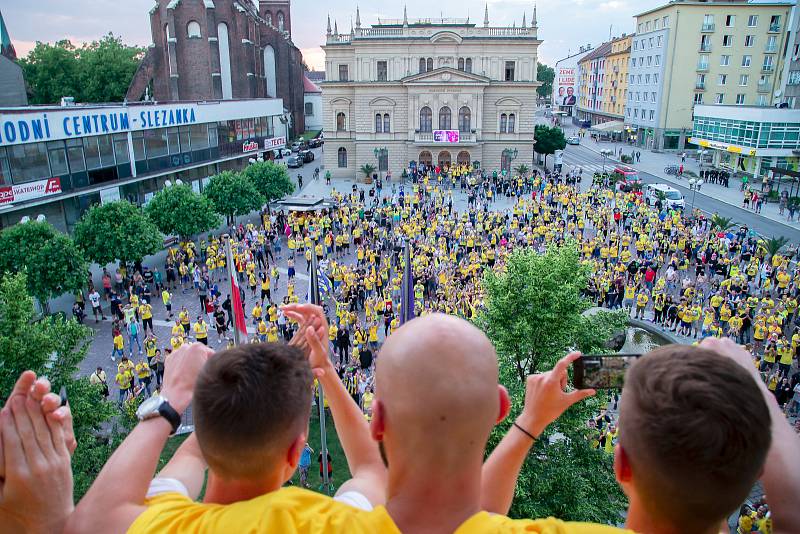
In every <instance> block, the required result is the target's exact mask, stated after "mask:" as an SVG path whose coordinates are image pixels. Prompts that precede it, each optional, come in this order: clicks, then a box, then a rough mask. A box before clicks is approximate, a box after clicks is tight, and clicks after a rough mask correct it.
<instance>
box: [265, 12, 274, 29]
mask: <svg viewBox="0 0 800 534" xmlns="http://www.w3.org/2000/svg"><path fill="white" fill-rule="evenodd" d="M264 19H265V20H266V21H267V24H268V25H270V26H272V13H270V12H269V11H267V14H266V15H264Z"/></svg>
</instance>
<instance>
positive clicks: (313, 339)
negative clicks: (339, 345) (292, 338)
mask: <svg viewBox="0 0 800 534" xmlns="http://www.w3.org/2000/svg"><path fill="white" fill-rule="evenodd" d="M306 341H307V342H308V346H309V347H310V348H311V350H312V351H313V352H319V353H320V354H326V355H327V353H328V351H327V347H323V346H322V342H321V341H320V339H319V335H318V334H317V333H316V332H315V331H314V330H312V329H307V330H306Z"/></svg>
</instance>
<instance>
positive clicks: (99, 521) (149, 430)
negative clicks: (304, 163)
mask: <svg viewBox="0 0 800 534" xmlns="http://www.w3.org/2000/svg"><path fill="white" fill-rule="evenodd" d="M212 353H213V351H211V349H209V348H208V347H206V346H205V345H202V344H200V343H193V344H190V345H183V346H182V347H181V348H179V349H178V350H176V351H175V352H173V353H172V356H170V358H169V360H168V361H167V364H166V369H165V373H164V384H163V388H162V393H161V394H162V396H163V397H165V398H166V399H167V400H168V401H169V403H170V405H171V406H172V407H173V408H174V409H175V411H177V412H178V413H179V414H180V413H183V411H184V410H186V407H187V406H188V405H189V403H190V402H191V400H192V393H193V391H194V383H195V381H196V379H197V375H198V373H199V372H200V369H201V368H202V366H203V364H204V363H205V361H206V360H207V359H208V357H209V356H210V355H211V354H212ZM171 432H172V426H171V425H170V423H169V422H168V421H167V420H166V419H164V418H163V417H154V418H152V419H147V420H145V421H141V422H140V423H139V424H138V425H136V428H134V429H133V431H132V432H131V433H130V434H129V435H128V437H127V438H125V441H123V442H122V444H121V445H120V446H119V447H118V448H117V450H116V451H114V454H113V455H112V456H111V458H109V460H108V461H107V462H106V465H105V466H104V467H103V470H102V471H100V474H99V475H98V477H97V479H96V480H95V481H94V484H92V486H91V488H89V491H88V492H87V493H86V495H85V496H84V497H83V499H82V500H81V502H80V503H79V504H78V506H77V508H76V509H75V512H74V513H73V514H72V515H71V516H70V518H69V521H68V523H67V528H66V532H75V533H82V532H90V531H91V532H121V531H124V530H127V529H128V527H130V525H131V524H132V523H133V522H134V520H135V519H136V518H137V517H138V516H139V514H141V513H142V512H143V511H144V510H145V505H144V500H145V495H146V494H147V488H148V487H149V486H150V481H151V479H152V478H153V474H154V473H155V470H156V467H157V465H158V457H159V455H160V454H161V450H162V449H163V448H164V444H165V443H166V441H167V438H168V437H169V435H170V433H171Z"/></svg>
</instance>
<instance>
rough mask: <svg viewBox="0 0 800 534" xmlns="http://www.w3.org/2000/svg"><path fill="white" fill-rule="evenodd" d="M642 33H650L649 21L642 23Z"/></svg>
mask: <svg viewBox="0 0 800 534" xmlns="http://www.w3.org/2000/svg"><path fill="white" fill-rule="evenodd" d="M644 31H646V32H649V31H650V21H649V20H648V21H647V22H645V23H644Z"/></svg>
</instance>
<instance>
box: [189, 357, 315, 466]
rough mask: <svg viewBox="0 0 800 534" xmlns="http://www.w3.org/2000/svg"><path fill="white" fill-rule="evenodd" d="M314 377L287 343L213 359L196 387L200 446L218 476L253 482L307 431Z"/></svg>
mask: <svg viewBox="0 0 800 534" xmlns="http://www.w3.org/2000/svg"><path fill="white" fill-rule="evenodd" d="M313 380H314V378H313V375H312V373H311V367H310V366H309V364H308V360H307V359H306V358H305V356H304V354H303V353H302V352H301V351H300V350H299V349H297V348H296V347H292V346H289V345H286V344H284V343H252V344H246V345H240V346H238V347H233V348H230V349H228V350H225V351H222V352H220V353H218V354H217V355H215V356H214V357H213V358H211V359H210V360H209V361H208V362H207V363H206V365H205V366H204V367H203V370H202V371H201V372H200V375H199V376H198V378H197V384H196V385H195V392H194V401H193V405H192V409H193V413H194V422H195V432H197V439H198V443H199V444H200V448H201V450H202V451H203V455H204V457H205V459H206V461H207V462H208V464H209V466H210V467H211V468H212V469H213V470H214V472H215V473H217V474H219V475H221V476H223V477H226V478H233V479H253V478H257V477H258V476H260V475H261V474H263V473H264V472H265V471H266V470H268V469H269V467H270V466H271V465H272V464H273V462H274V461H275V459H276V454H283V453H285V448H284V447H286V446H288V445H289V444H290V443H291V442H292V441H293V440H294V439H295V438H296V437H297V436H298V435H299V434H300V433H302V432H303V431H304V430H305V429H306V428H307V426H308V418H309V415H310V412H311V395H312V391H311V390H312V385H313Z"/></svg>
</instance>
